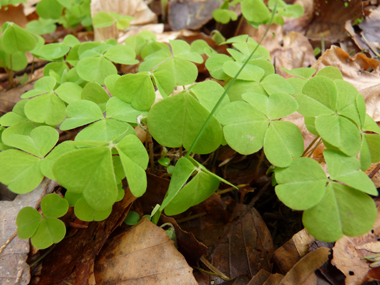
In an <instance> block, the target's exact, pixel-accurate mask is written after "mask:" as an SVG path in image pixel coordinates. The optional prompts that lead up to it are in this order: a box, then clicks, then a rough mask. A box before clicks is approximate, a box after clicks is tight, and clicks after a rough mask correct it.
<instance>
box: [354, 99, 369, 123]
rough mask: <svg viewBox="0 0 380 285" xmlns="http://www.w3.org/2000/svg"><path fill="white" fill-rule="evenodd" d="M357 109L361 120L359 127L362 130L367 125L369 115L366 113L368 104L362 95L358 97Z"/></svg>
mask: <svg viewBox="0 0 380 285" xmlns="http://www.w3.org/2000/svg"><path fill="white" fill-rule="evenodd" d="M356 109H357V111H358V113H359V119H360V124H359V127H360V128H361V129H362V128H363V126H364V124H365V118H366V115H367V113H366V104H365V101H364V98H363V96H362V95H361V94H357V95H356Z"/></svg>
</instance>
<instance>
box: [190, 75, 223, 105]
mask: <svg viewBox="0 0 380 285" xmlns="http://www.w3.org/2000/svg"><path fill="white" fill-rule="evenodd" d="M190 92H191V93H192V94H194V95H195V96H196V97H197V99H198V100H199V102H200V103H201V104H202V105H203V106H204V107H205V108H206V109H207V110H208V111H209V112H211V111H212V110H213V109H214V106H215V105H216V103H217V102H218V101H219V99H220V97H221V96H222V95H223V93H224V88H223V87H222V86H220V84H218V83H216V82H215V81H211V80H208V81H203V82H200V83H196V84H194V85H193V86H191V87H190ZM229 102H230V100H229V99H228V96H225V97H224V98H223V100H222V102H221V103H220V105H219V107H218V108H219V110H220V108H222V107H223V106H225V105H226V104H228V103H229ZM217 112H218V110H217Z"/></svg>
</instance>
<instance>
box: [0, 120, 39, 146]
mask: <svg viewBox="0 0 380 285" xmlns="http://www.w3.org/2000/svg"><path fill="white" fill-rule="evenodd" d="M34 128H35V125H34V124H33V123H32V122H31V121H26V122H22V123H19V124H16V125H13V126H11V127H8V128H6V129H5V130H3V131H2V135H1V140H2V141H3V143H5V144H7V142H8V136H10V135H14V134H17V135H29V134H30V132H31V131H32V130H33V129H34Z"/></svg>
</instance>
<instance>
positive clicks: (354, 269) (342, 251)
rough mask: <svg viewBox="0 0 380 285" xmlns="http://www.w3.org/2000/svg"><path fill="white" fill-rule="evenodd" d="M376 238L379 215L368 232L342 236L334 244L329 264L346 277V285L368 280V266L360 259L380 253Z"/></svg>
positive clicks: (379, 234) (379, 236)
mask: <svg viewBox="0 0 380 285" xmlns="http://www.w3.org/2000/svg"><path fill="white" fill-rule="evenodd" d="M379 210H380V208H379V207H377V211H378V213H379ZM378 238H380V215H379V214H378V215H377V220H376V222H375V225H374V226H373V229H372V230H371V231H370V232H368V233H366V234H364V235H361V236H359V237H354V238H351V237H347V236H343V237H342V238H341V239H340V240H338V241H337V242H336V243H335V246H334V248H333V252H334V254H333V259H332V261H331V263H332V265H334V266H336V267H337V268H338V269H339V270H340V271H342V272H343V274H344V275H345V276H346V285H356V284H362V283H364V282H366V281H368V280H369V279H368V277H367V273H368V271H369V270H370V266H369V263H368V262H367V261H365V260H363V259H362V258H363V257H365V256H368V255H372V254H375V253H380V250H379V246H378V241H377V240H378ZM377 250H379V251H377Z"/></svg>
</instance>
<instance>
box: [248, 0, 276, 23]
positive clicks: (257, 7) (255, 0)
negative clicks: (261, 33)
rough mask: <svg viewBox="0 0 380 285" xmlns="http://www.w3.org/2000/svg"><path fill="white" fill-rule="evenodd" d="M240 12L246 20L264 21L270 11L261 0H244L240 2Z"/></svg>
mask: <svg viewBox="0 0 380 285" xmlns="http://www.w3.org/2000/svg"><path fill="white" fill-rule="evenodd" d="M241 12H242V13H243V15H244V18H246V19H247V21H251V22H256V23H264V22H265V21H266V20H268V19H269V18H270V12H269V10H268V8H267V6H266V5H265V4H264V2H263V1H262V0H245V1H243V3H242V4H241Z"/></svg>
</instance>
